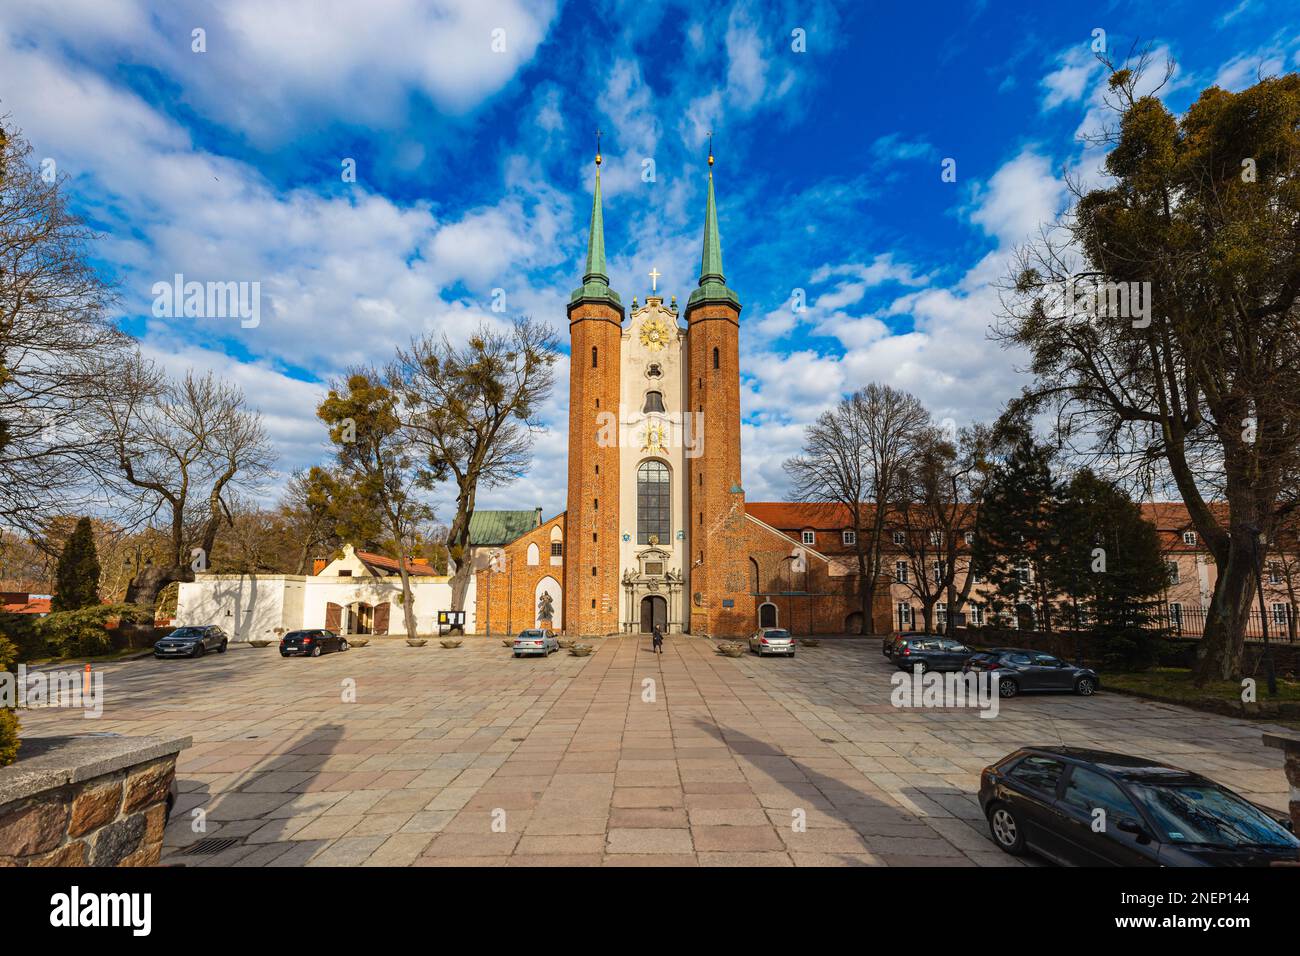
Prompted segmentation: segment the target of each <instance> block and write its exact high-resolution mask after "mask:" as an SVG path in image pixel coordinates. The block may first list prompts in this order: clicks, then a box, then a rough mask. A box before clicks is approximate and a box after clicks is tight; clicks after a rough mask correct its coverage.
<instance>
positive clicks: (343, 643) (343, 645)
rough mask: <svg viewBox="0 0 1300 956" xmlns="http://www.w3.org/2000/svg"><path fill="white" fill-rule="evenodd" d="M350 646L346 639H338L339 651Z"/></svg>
mask: <svg viewBox="0 0 1300 956" xmlns="http://www.w3.org/2000/svg"><path fill="white" fill-rule="evenodd" d="M351 646H352V645H351V644H349V643H348V642H347V640H346V639H344V640H341V641H339V650H341V651H346V650H347V649H348V648H349V647H351Z"/></svg>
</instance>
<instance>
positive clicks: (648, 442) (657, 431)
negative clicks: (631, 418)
mask: <svg viewBox="0 0 1300 956" xmlns="http://www.w3.org/2000/svg"><path fill="white" fill-rule="evenodd" d="M664 438H665V435H664V426H663V425H653V424H652V425H649V426H647V427H646V430H645V444H644V445H642V446H641V450H642V451H645V452H649V453H650V454H652V455H662V454H663V452H664Z"/></svg>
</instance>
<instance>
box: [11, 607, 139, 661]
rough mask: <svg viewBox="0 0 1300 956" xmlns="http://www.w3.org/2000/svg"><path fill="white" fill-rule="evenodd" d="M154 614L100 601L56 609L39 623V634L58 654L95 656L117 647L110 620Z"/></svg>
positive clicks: (131, 618) (37, 625) (128, 619)
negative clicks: (111, 631)
mask: <svg viewBox="0 0 1300 956" xmlns="http://www.w3.org/2000/svg"><path fill="white" fill-rule="evenodd" d="M152 617H153V614H152V613H150V612H149V611H148V610H146V609H143V608H140V607H138V606H136V605H134V604H97V605H95V606H94V607H84V608H81V609H80V610H76V611H55V612H53V613H51V614H48V615H46V616H45V617H43V618H41V620H40V621H38V622H37V624H36V631H37V633H38V634H39V635H40V636H41V637H42V638H43V639H44V641H45V644H46V646H47V647H48V648H49V649H50V650H51V651H52V652H53V653H54V654H56V655H57V656H60V657H71V656H82V657H94V656H96V655H98V654H107V653H108V652H109V651H110V650H112V649H113V646H114V641H113V635H112V634H111V633H110V631H109V630H108V625H109V622H110V621H114V620H117V621H123V622H125V621H132V620H140V619H152Z"/></svg>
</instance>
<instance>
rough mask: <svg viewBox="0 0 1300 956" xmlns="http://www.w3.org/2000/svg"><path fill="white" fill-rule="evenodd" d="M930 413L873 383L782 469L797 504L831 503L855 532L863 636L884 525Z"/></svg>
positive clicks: (814, 429)
mask: <svg viewBox="0 0 1300 956" xmlns="http://www.w3.org/2000/svg"><path fill="white" fill-rule="evenodd" d="M929 427H930V414H929V412H927V411H926V410H925V407H924V406H923V405H922V404H921V402H920V400H919V399H918V398H916V396H914V395H911V394H909V393H908V392H903V391H899V390H897V389H894V388H891V387H890V386H888V385H879V384H876V383H874V382H873V383H872V384H871V385H868V386H867V387H866V388H864V389H860V390H859V391H857V392H854V393H853V394H852V395H851V396H849V397H848V398H844V399H841V400H840V402H839V404H837V405H836V406H835V407H834V408H832V409H829V410H828V411H825V412H823V413H822V414H821V415H820V416H818V418H817V420H816V421H815V422H813V424H811V425H809V426H808V428H807V429H806V430H805V432H804V448H803V454H801V455H798V456H796V457H794V458H791V459H789V460H788V461H786V463H785V469H786V472H787V473H788V474H789V475H790V478H791V481H792V482H793V485H794V493H795V495H796V497H798V498H800V499H801V500H804V501H830V502H835V503H837V504H840V505H842V506H843V507H844V509H845V511H846V513H847V514H848V519H849V521H850V522H851V524H852V526H853V531H854V550H855V552H856V554H857V560H858V581H859V594H860V597H861V599H862V627H863V633H866V634H870V633H874V632H875V621H874V620H872V606H873V604H874V602H875V597H876V589H877V586H878V584H877V581H878V577H879V576H880V573H881V553H882V544H883V537H884V533H885V526H886V524H887V523H888V516H889V513H890V512H891V510H892V507H893V504H892V503H893V502H894V501H895V500H896V498H897V497H898V495H899V494H900V492H901V490H902V482H903V479H904V477H905V472H904V466H905V464H906V462H907V459H908V456H909V455H910V454H911V453H912V449H913V446H914V443H915V441H916V439H917V436H919V435H921V434H922V433H923V432H924V431H925V430H926V429H928V428H929Z"/></svg>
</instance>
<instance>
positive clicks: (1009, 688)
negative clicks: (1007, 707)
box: [998, 677, 1020, 698]
mask: <svg viewBox="0 0 1300 956" xmlns="http://www.w3.org/2000/svg"><path fill="white" fill-rule="evenodd" d="M1018 693H1020V687H1019V686H1018V685H1017V684H1016V682H1015V681H1013V680H1007V679H1006V678H1005V677H1004V678H1002V680H1000V681H998V696H999V697H1002V698H1010V697H1015V696H1016V694H1018Z"/></svg>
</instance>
